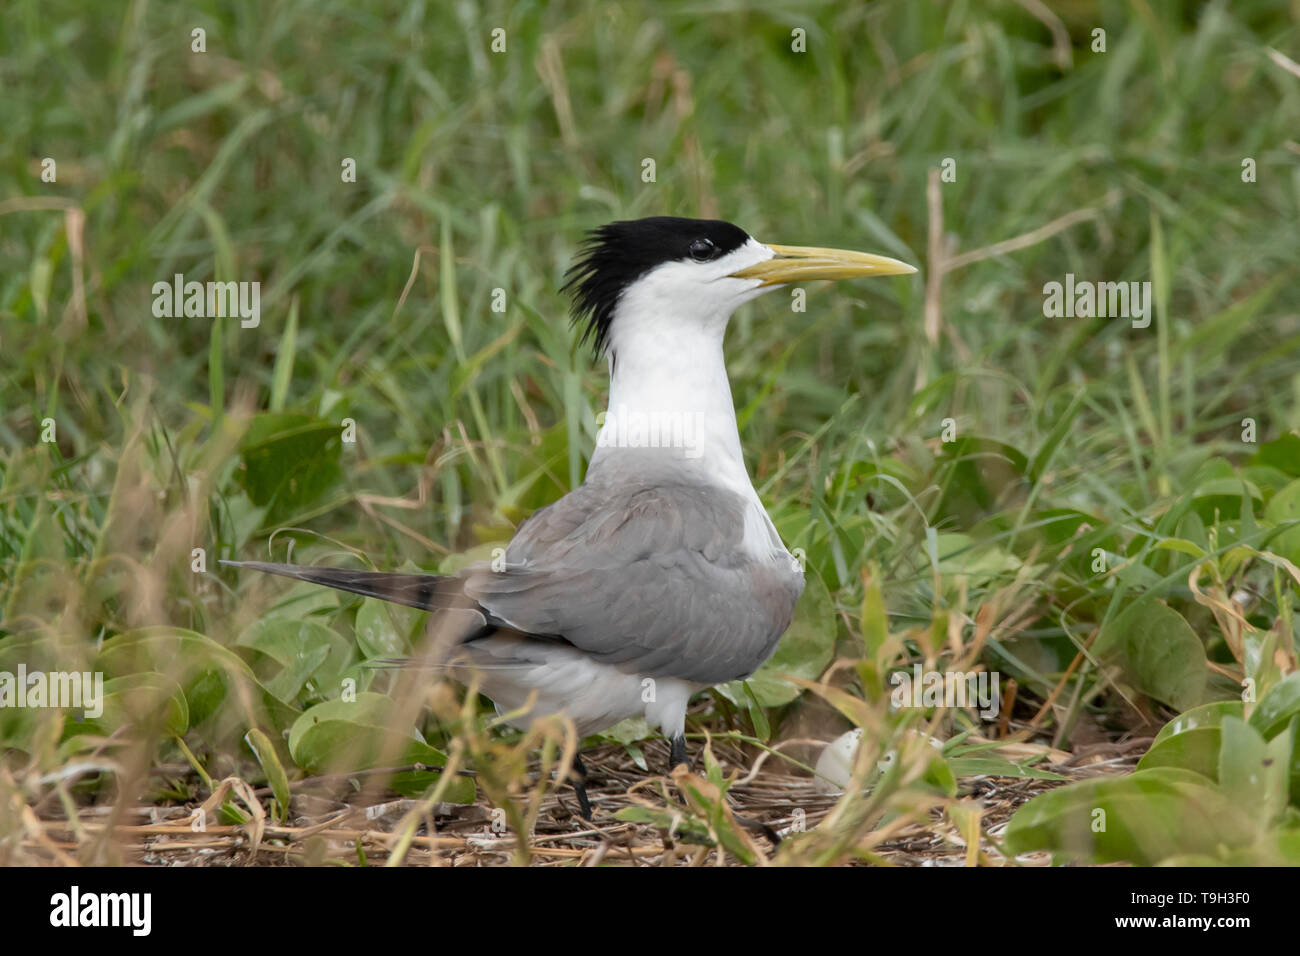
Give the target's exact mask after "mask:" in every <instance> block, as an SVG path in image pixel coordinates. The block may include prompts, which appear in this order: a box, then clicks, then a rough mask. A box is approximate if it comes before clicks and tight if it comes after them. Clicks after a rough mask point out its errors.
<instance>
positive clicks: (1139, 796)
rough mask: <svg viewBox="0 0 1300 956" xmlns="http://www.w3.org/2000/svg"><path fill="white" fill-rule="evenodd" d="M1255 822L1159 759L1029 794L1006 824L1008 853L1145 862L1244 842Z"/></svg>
mask: <svg viewBox="0 0 1300 956" xmlns="http://www.w3.org/2000/svg"><path fill="white" fill-rule="evenodd" d="M1255 832H1256V828H1255V826H1254V824H1253V823H1252V821H1251V819H1250V817H1249V815H1248V810H1247V809H1246V808H1241V807H1238V806H1236V805H1234V804H1233V803H1232V801H1231V800H1229V799H1228V798H1227V797H1226V796H1225V795H1224V793H1223V791H1221V790H1220V789H1219V788H1218V787H1216V786H1214V785H1213V783H1212V782H1211V781H1210V780H1208V779H1207V778H1206V777H1203V776H1202V775H1200V774H1198V773H1193V772H1192V771H1190V770H1181V769H1177V768H1173V767H1159V768H1156V769H1152V770H1138V771H1136V772H1134V773H1132V774H1130V775H1129V776H1127V777H1106V778H1100V779H1094V780H1085V781H1082V782H1080V783H1075V784H1070V785H1069V786H1065V787H1058V788H1057V789H1055V790H1052V791H1049V792H1048V793H1044V794H1041V795H1039V796H1037V797H1035V798H1034V799H1032V800H1030V801H1029V802H1028V803H1026V804H1025V805H1024V806H1023V807H1021V808H1020V809H1019V810H1017V811H1016V813H1015V815H1014V816H1013V817H1012V818H1011V822H1010V823H1009V824H1008V825H1007V830H1006V835H1005V838H1004V843H1005V845H1006V847H1007V850H1008V851H1009V852H1010V853H1012V854H1015V855H1020V854H1022V853H1029V852H1032V851H1035V850H1049V851H1051V852H1053V853H1057V854H1061V855H1062V856H1064V857H1066V858H1068V859H1071V860H1077V861H1080V862H1088V863H1112V862H1121V861H1127V862H1130V863H1134V864H1137V865H1139V866H1151V865H1153V864H1156V863H1159V862H1161V861H1162V860H1165V859H1166V858H1169V857H1172V856H1175V855H1177V854H1188V853H1195V854H1204V855H1206V856H1217V855H1218V853H1219V851H1220V849H1222V848H1228V849H1231V848H1233V847H1240V846H1246V845H1249V844H1250V843H1251V842H1252V840H1253V839H1254V836H1255Z"/></svg>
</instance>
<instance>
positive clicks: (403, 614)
mask: <svg viewBox="0 0 1300 956" xmlns="http://www.w3.org/2000/svg"><path fill="white" fill-rule="evenodd" d="M420 613H421V612H419V611H417V610H414V609H412V608H406V607H401V606H400V605H396V604H392V603H390V602H388V601H380V600H379V599H378V598H366V599H365V600H364V601H362V602H361V609H360V610H359V611H357V645H358V646H359V647H360V648H361V654H362V656H364V657H365V659H366V660H368V661H369V660H375V659H376V658H380V659H382V658H387V657H406V656H407V655H409V654H410V653H411V646H410V644H409V642H408V641H407V636H408V635H409V634H410V633H411V628H412V627H413V626H414V623H415V619H416V618H417V617H418V616H419V615H420Z"/></svg>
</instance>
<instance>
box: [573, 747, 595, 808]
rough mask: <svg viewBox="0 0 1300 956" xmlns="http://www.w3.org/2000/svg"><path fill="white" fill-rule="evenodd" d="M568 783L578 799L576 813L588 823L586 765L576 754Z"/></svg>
mask: <svg viewBox="0 0 1300 956" xmlns="http://www.w3.org/2000/svg"><path fill="white" fill-rule="evenodd" d="M569 782H570V783H572V784H573V793H574V795H575V796H577V798H578V812H579V813H581V814H582V819H584V820H586V821H587V822H588V823H590V822H591V800H589V799H588V798H587V765H586V764H585V763H583V762H582V757H580V756H578V755H577V754H574V755H573V773H572V775H571V777H570V781H569Z"/></svg>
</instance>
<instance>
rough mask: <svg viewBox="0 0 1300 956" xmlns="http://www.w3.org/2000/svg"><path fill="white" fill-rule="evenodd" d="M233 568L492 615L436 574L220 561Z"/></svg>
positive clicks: (412, 604)
mask: <svg viewBox="0 0 1300 956" xmlns="http://www.w3.org/2000/svg"><path fill="white" fill-rule="evenodd" d="M221 563H222V564H225V565H229V566H230V567H234V568H248V569H250V570H253V571H264V572H266V573H267V574H278V575H280V576H281V577H286V578H295V579H297V580H299V581H307V582H308V583H310V584H323V585H324V586H325V587H327V588H334V589H335V590H338V591H347V592H349V593H351V594H360V595H362V596H363V597H371V598H378V599H379V600H381V601H389V602H391V603H393V604H402V605H405V606H406V607H414V608H419V609H420V610H422V611H434V610H446V609H451V608H463V609H466V610H476V611H479V612H480V613H482V614H483V616H484V617H485V618H487V619H489V620H491V615H489V614H488V613H487V612H486V611H484V610H483V608H481V607H480V606H479V605H478V602H476V601H473V600H471V599H469V598H466V597H465V596H464V594H463V592H462V590H461V587H460V582H459V581H457V580H456V579H455V578H452V577H444V576H442V575H437V574H404V573H398V572H392V571H355V570H352V569H350V568H317V567H312V566H310V565H305V564H274V563H271V562H268V561H222V562H221Z"/></svg>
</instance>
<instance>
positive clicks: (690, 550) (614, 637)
mask: <svg viewBox="0 0 1300 956" xmlns="http://www.w3.org/2000/svg"><path fill="white" fill-rule="evenodd" d="M746 507H747V506H746V502H745V500H744V499H743V498H741V497H740V496H739V495H737V494H735V493H734V492H731V491H727V490H725V489H720V488H702V487H699V486H686V485H678V486H671V485H670V486H664V485H658V486H654V487H639V488H631V489H623V490H621V491H611V489H609V488H608V487H600V486H588V485H583V486H581V487H579V488H578V489H575V491H573V492H572V493H570V494H569V495H567V496H565V497H564V498H562V499H560V500H559V501H557V502H556V503H555V504H553V505H551V506H550V507H548V508H545V509H543V510H542V511H539V512H538V513H537V514H535V515H534V516H533V517H532V518H531V519H530V520H529V521H528V522H526V523H525V524H524V525H523V526H522V527H521V528H520V529H519V533H518V534H517V535H516V536H515V539H514V540H513V541H512V542H511V543H510V547H509V548H508V549H507V550H506V554H505V564H506V567H505V569H504V570H503V571H500V572H492V571H488V570H486V569H482V568H479V569H475V570H473V571H470V572H468V573H466V574H465V575H464V576H463V577H462V581H463V582H464V587H465V593H466V595H467V596H469V597H471V598H473V599H474V600H476V601H478V602H479V604H480V605H482V607H483V608H485V609H486V610H487V611H488V612H489V613H490V614H491V615H492V616H493V617H496V618H498V619H500V620H502V621H505V622H507V623H508V624H509V625H510V626H512V627H515V628H517V629H519V630H520V631H525V632H531V633H534V634H553V635H558V636H561V637H563V638H564V639H565V640H566V641H568V642H570V643H572V644H574V645H575V646H577V647H579V648H581V649H582V650H583V651H585V652H587V653H588V654H590V655H592V657H594V658H596V659H598V660H601V661H604V662H606V663H610V664H616V665H621V666H625V667H626V668H627V669H628V670H629V671H631V672H635V673H638V674H644V675H647V676H651V677H676V678H680V679H682V680H689V681H696V682H699V683H703V684H715V683H721V682H723V681H728V680H735V679H738V678H742V677H746V676H748V675H749V674H751V673H752V672H753V671H754V669H755V668H757V667H758V665H759V664H761V663H762V662H763V661H764V660H766V659H767V657H768V656H769V655H770V654H771V653H772V650H773V649H774V648H775V647H776V643H777V641H778V640H779V639H780V637H781V635H782V634H783V633H784V632H785V630H786V628H787V627H788V626H789V624H790V620H791V618H792V617H793V614H794V606H795V603H796V602H797V601H798V598H799V594H800V593H801V591H802V590H803V576H802V574H800V573H799V572H798V570H797V569H796V568H795V567H794V566H793V563H792V560H791V559H790V557H789V555H788V554H786V553H785V552H784V549H780V550H779V551H778V550H772V551H771V552H770V553H769V552H768V551H766V550H765V551H764V552H763V553H761V554H754V553H752V552H751V551H748V550H746V549H745V548H744V547H743V546H742V545H743V543H744V528H745V511H746Z"/></svg>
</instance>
